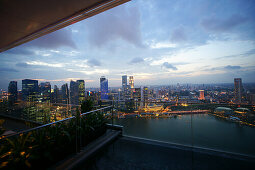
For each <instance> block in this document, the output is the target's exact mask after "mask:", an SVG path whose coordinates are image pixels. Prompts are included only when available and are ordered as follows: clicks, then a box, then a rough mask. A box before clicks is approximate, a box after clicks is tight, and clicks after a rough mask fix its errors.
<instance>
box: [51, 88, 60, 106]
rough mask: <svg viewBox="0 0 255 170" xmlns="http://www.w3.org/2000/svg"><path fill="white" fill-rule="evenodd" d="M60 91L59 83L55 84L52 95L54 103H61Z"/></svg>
mask: <svg viewBox="0 0 255 170" xmlns="http://www.w3.org/2000/svg"><path fill="white" fill-rule="evenodd" d="M61 102H62V101H61V96H60V91H59V89H58V86H57V85H54V92H53V95H52V103H61Z"/></svg>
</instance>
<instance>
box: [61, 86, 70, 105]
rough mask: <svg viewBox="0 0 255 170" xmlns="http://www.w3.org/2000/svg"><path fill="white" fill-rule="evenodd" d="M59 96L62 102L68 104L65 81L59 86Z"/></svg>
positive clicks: (67, 91)
mask: <svg viewBox="0 0 255 170" xmlns="http://www.w3.org/2000/svg"><path fill="white" fill-rule="evenodd" d="M61 98H62V103H63V104H69V90H68V84H67V83H65V84H63V85H62V86H61Z"/></svg>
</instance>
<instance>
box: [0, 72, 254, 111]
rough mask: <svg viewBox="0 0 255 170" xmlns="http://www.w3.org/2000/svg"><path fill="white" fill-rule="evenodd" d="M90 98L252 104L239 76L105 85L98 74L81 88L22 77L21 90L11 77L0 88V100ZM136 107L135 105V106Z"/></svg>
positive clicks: (78, 84)
mask: <svg viewBox="0 0 255 170" xmlns="http://www.w3.org/2000/svg"><path fill="white" fill-rule="evenodd" d="M87 96H89V97H91V98H92V99H93V100H94V101H109V100H110V101H116V102H119V103H121V102H122V103H123V102H124V103H128V102H131V103H138V107H139V108H144V107H147V104H148V103H150V102H151V103H152V102H175V103H178V102H179V103H201V102H207V103H208V102H209V103H236V104H242V103H244V104H254V103H255V95H254V93H253V92H249V90H247V89H246V90H244V88H243V84H242V79H241V78H235V79H234V88H233V84H232V86H231V85H230V86H218V85H188V84H187V85H180V84H177V85H176V86H174V85H171V86H151V87H147V86H140V87H135V86H134V77H133V76H127V75H123V76H122V81H121V88H111V89H110V90H109V87H108V79H107V78H106V77H104V76H102V77H101V78H100V88H99V89H98V90H85V81H84V80H77V81H72V80H71V81H70V84H69V85H68V84H67V83H65V84H63V85H62V86H61V87H60V88H58V87H57V86H56V85H54V87H53V88H52V86H51V84H50V83H49V82H41V83H40V84H38V80H31V79H24V80H22V90H18V88H17V81H11V82H10V83H9V86H8V92H6V91H2V92H1V96H0V102H1V101H3V100H7V99H8V101H10V103H15V102H17V101H30V102H33V101H36V102H46V103H62V104H73V105H80V104H81V103H82V102H83V101H84V100H85V99H86V97H87ZM138 107H136V109H137V108H138Z"/></svg>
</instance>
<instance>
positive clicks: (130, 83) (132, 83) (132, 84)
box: [129, 76, 135, 89]
mask: <svg viewBox="0 0 255 170" xmlns="http://www.w3.org/2000/svg"><path fill="white" fill-rule="evenodd" d="M129 86H130V88H131V89H133V88H134V87H135V86H134V77H133V76H129Z"/></svg>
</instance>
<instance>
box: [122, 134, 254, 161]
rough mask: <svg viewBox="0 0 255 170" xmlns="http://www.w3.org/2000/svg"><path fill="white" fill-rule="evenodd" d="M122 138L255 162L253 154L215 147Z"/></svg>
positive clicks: (138, 138)
mask: <svg viewBox="0 0 255 170" xmlns="http://www.w3.org/2000/svg"><path fill="white" fill-rule="evenodd" d="M122 138H123V139H125V140H129V141H135V142H140V143H146V144H150V145H158V146H161V147H167V148H174V149H181V150H185V151H189V152H194V153H201V154H207V155H214V156H219V157H223V158H230V159H236V160H244V161H249V162H255V157H254V156H252V155H245V154H239V153H233V152H225V151H220V150H216V149H215V150H214V149H209V148H202V147H196V146H194V147H192V146H189V145H182V144H177V143H170V142H162V141H158V140H152V139H145V138H140V137H134V136H123V137H122Z"/></svg>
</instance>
